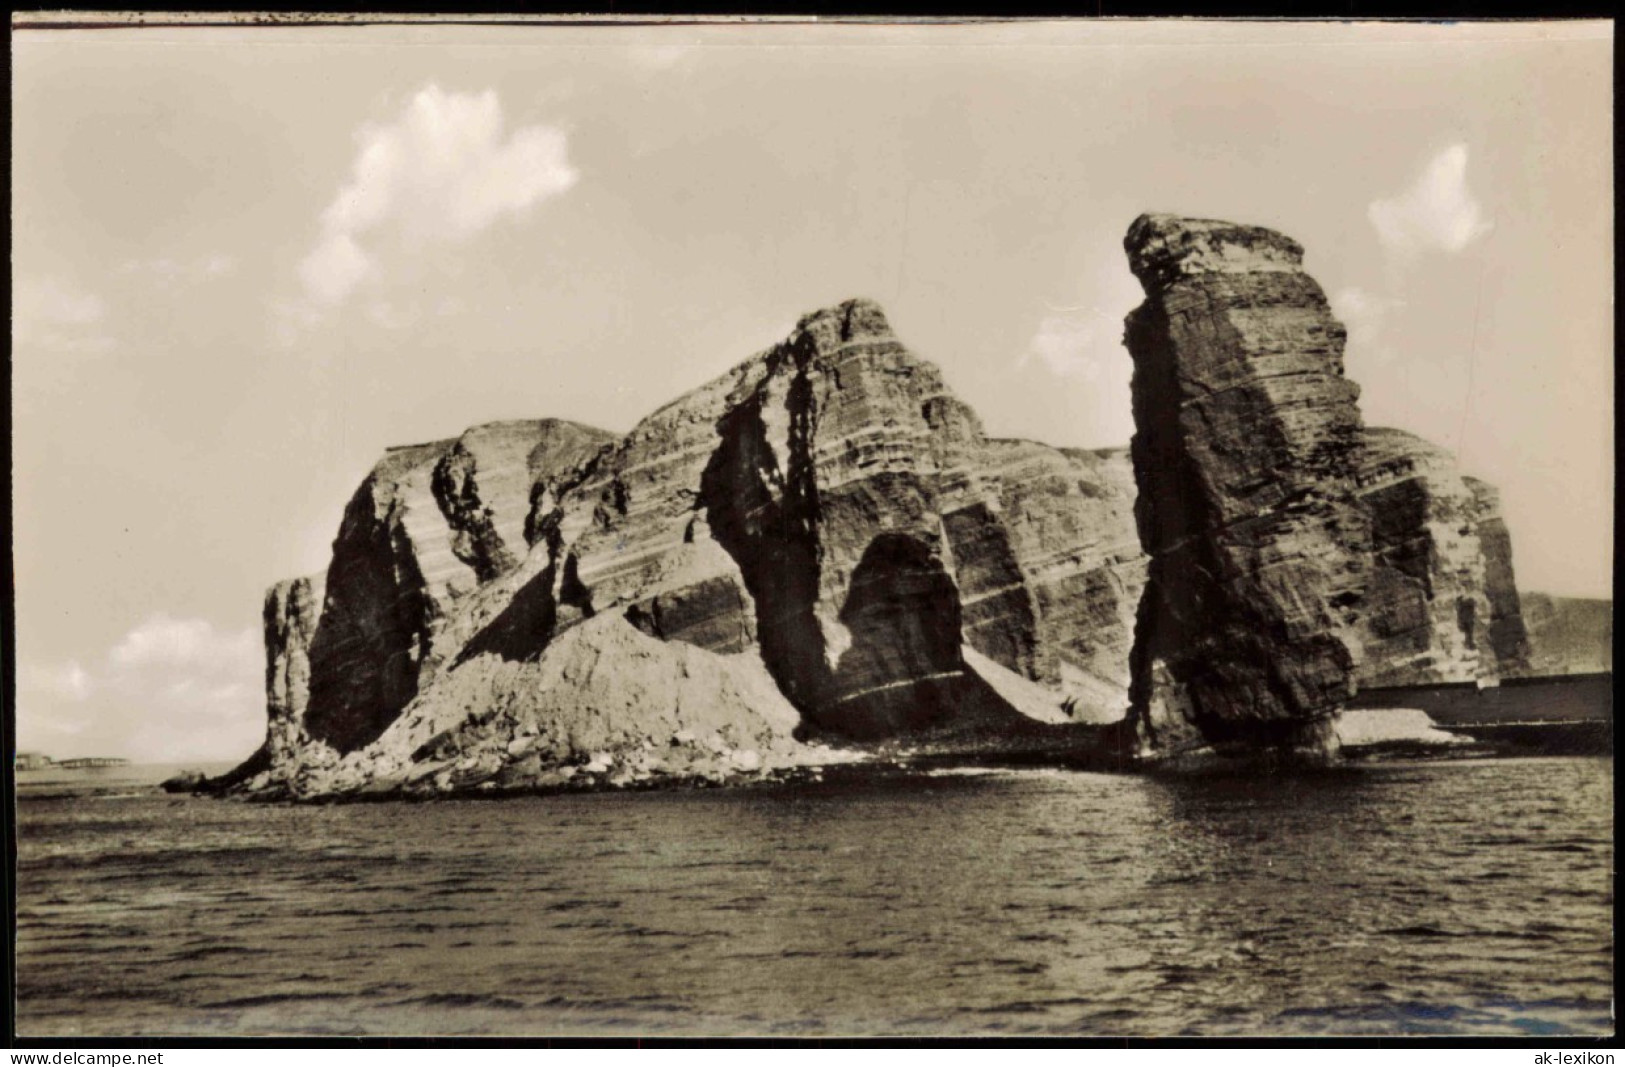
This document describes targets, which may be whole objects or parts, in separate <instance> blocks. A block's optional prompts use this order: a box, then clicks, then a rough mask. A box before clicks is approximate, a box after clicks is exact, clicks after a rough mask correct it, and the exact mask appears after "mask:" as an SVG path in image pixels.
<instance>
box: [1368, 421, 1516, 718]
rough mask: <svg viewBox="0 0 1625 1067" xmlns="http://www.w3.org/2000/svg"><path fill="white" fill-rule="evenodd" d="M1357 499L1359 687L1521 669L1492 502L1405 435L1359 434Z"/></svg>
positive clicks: (1509, 579) (1511, 588) (1506, 557)
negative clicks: (1364, 567)
mask: <svg viewBox="0 0 1625 1067" xmlns="http://www.w3.org/2000/svg"><path fill="white" fill-rule="evenodd" d="M1363 445H1364V447H1363V449H1362V453H1361V458H1360V464H1359V475H1358V484H1359V488H1358V490H1357V498H1358V499H1359V501H1360V502H1361V504H1362V505H1363V507H1364V509H1365V511H1366V513H1367V515H1369V516H1370V519H1371V529H1372V548H1373V567H1372V572H1371V577H1370V582H1369V585H1368V586H1367V589H1366V598H1365V606H1364V626H1363V628H1362V631H1363V637H1364V643H1365V661H1364V663H1363V665H1362V666H1361V669H1360V673H1359V681H1360V685H1361V686H1362V687H1365V688H1370V687H1377V686H1395V685H1426V684H1431V683H1435V682H1470V681H1479V682H1493V681H1496V680H1498V679H1499V678H1500V677H1502V676H1503V675H1512V674H1517V673H1521V672H1522V671H1524V670H1525V669H1527V666H1528V639H1527V636H1526V635H1525V633H1524V624H1523V619H1522V616H1521V614H1520V611H1519V605H1518V591H1517V588H1516V586H1515V584H1514V580H1513V575H1512V547H1511V539H1510V537H1509V536H1508V534H1507V531H1506V524H1505V523H1504V522H1503V521H1502V519H1501V516H1500V502H1499V499H1498V496H1497V494H1496V493H1495V491H1494V490H1493V489H1491V488H1490V487H1489V486H1488V485H1486V484H1484V483H1483V482H1481V481H1478V480H1477V479H1473V478H1467V477H1464V476H1463V475H1462V474H1461V473H1460V471H1459V470H1458V469H1457V467H1456V463H1455V460H1454V458H1453V457H1451V456H1450V454H1449V453H1447V452H1445V451H1444V450H1443V449H1441V448H1439V447H1438V446H1436V445H1433V444H1431V443H1429V442H1427V441H1425V440H1423V439H1422V438H1420V437H1417V436H1415V435H1414V434H1408V433H1404V432H1402V431H1399V430H1387V429H1371V430H1368V431H1366V434H1365V438H1364V442H1363Z"/></svg>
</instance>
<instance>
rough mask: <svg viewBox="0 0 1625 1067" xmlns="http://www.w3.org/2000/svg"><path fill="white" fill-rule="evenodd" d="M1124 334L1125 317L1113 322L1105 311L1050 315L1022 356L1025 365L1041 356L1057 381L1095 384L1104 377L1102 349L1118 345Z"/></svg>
mask: <svg viewBox="0 0 1625 1067" xmlns="http://www.w3.org/2000/svg"><path fill="white" fill-rule="evenodd" d="M1121 334H1122V319H1121V317H1119V318H1117V319H1115V320H1113V319H1111V318H1110V317H1109V316H1107V315H1106V314H1104V313H1103V312H1093V313H1090V314H1088V315H1083V316H1078V315H1070V314H1064V315H1047V316H1045V317H1044V319H1043V321H1041V322H1040V323H1039V324H1038V332H1037V333H1035V334H1033V339H1032V340H1031V341H1030V342H1028V345H1027V351H1026V352H1024V353H1022V357H1021V365H1025V364H1026V363H1027V362H1028V361H1029V360H1030V359H1031V358H1032V357H1033V356H1037V357H1038V358H1039V359H1040V360H1041V361H1042V362H1043V364H1044V366H1046V367H1048V368H1049V371H1050V373H1051V374H1053V375H1055V376H1056V377H1057V378H1070V379H1076V380H1079V381H1086V382H1092V381H1095V380H1096V379H1098V378H1099V377H1100V372H1101V366H1102V356H1103V353H1102V352H1101V351H1100V350H1101V349H1102V348H1105V347H1106V346H1116V345H1118V343H1119V337H1120V336H1121Z"/></svg>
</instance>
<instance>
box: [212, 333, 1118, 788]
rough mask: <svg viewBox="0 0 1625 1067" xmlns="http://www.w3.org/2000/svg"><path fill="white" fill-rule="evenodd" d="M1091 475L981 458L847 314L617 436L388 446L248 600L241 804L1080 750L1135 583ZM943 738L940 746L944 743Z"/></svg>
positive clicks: (923, 372) (532, 426)
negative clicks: (304, 568) (253, 696)
mask: <svg viewBox="0 0 1625 1067" xmlns="http://www.w3.org/2000/svg"><path fill="white" fill-rule="evenodd" d="M1132 507H1133V488H1132V483H1131V472H1130V468H1129V465H1128V463H1127V462H1126V460H1125V459H1124V457H1122V456H1121V455H1120V454H1111V453H1105V454H1097V453H1092V452H1083V451H1061V450H1057V449H1053V448H1049V447H1047V446H1044V445H1039V444H1035V443H1032V442H1026V441H1009V440H997V439H989V438H987V437H986V436H985V435H984V434H983V432H982V430H981V426H980V424H979V422H978V420H977V418H976V416H975V414H974V412H972V411H971V410H970V409H969V408H968V407H966V406H965V405H964V404H963V403H961V402H960V401H959V400H958V399H956V398H955V397H954V396H953V395H952V394H951V393H950V392H949V391H948V389H947V388H946V386H945V385H944V383H943V381H942V379H941V375H940V374H939V372H938V371H937V369H936V368H935V367H934V366H932V365H931V364H930V363H927V362H925V361H922V360H920V359H918V358H917V357H915V356H914V355H912V354H911V353H909V352H908V351H907V349H906V348H904V346H903V345H902V343H901V342H900V341H899V340H898V339H897V338H896V337H895V336H894V335H893V333H892V331H891V328H890V326H889V325H888V324H887V322H886V319H885V317H884V315H883V314H882V313H881V311H880V309H879V308H878V307H877V306H875V305H874V304H872V303H869V302H867V301H849V302H847V303H845V304H842V305H840V306H838V307H835V308H829V309H826V310H824V311H820V312H816V313H814V314H812V315H808V316H807V317H805V318H804V319H803V320H802V321H801V322H800V323H799V324H798V325H797V327H796V329H795V331H794V332H793V333H792V335H791V336H790V337H789V338H788V339H787V340H786V341H785V342H783V343H782V344H779V345H777V346H775V347H773V348H772V349H769V350H768V351H766V352H764V353H761V354H760V355H758V356H755V357H753V358H751V359H749V360H747V361H745V362H744V363H742V364H740V365H739V366H738V367H736V368H735V369H734V370H733V371H731V372H729V373H728V374H726V375H724V376H722V377H720V378H718V379H717V380H715V381H713V382H711V383H709V384H707V385H705V386H702V387H700V388H699V389H697V390H694V391H693V392H691V393H689V394H687V395H685V396H684V397H682V398H680V399H679V400H677V401H676V402H674V403H672V404H669V405H667V406H666V407H664V408H662V409H660V410H659V411H656V412H655V413H653V414H652V415H650V416H649V417H647V418H645V419H644V420H643V421H642V422H640V423H639V424H638V425H637V426H636V427H634V429H633V430H632V431H631V432H630V433H629V434H627V435H625V436H624V437H622V438H619V439H615V438H613V437H611V436H610V435H608V434H605V433H602V432H600V431H595V430H590V429H588V428H585V427H580V426H574V425H572V424H568V423H560V422H555V421H542V422H531V423H505V424H501V425H498V426H488V427H478V428H476V429H473V430H470V431H469V432H468V433H466V434H464V435H463V436H462V437H461V438H458V439H457V440H455V441H443V442H436V443H432V444H427V445H419V446H411V447H407V448H399V449H392V450H390V452H389V453H388V454H387V455H386V456H385V457H384V459H383V460H382V461H381V462H380V463H379V464H378V466H377V467H376V468H375V469H374V470H373V471H372V473H371V474H370V475H369V476H368V477H367V479H366V480H365V481H364V482H363V484H362V486H361V487H360V489H359V490H358V491H357V493H356V495H355V497H354V498H353V499H352V500H351V502H350V505H349V507H348V508H347V509H346V512H345V516H344V520H343V522H342V524H341V527H340V531H339V535H338V537H337V539H336V540H335V542H334V554H333V560H332V563H331V565H330V566H329V569H328V572H327V575H326V577H325V596H324V595H323V591H322V583H321V582H320V581H310V580H304V581H303V582H302V583H301V582H295V583H285V584H284V585H283V586H278V587H277V588H276V589H274V590H273V591H272V593H271V594H270V596H269V598H268V601H267V631H266V633H267V649H268V657H269V666H268V678H267V697H268V705H269V709H270V712H271V718H272V724H271V727H270V740H268V742H267V746H266V748H265V749H264V750H262V753H261V754H259V755H257V756H256V761H257V762H254V761H251V762H252V764H253V765H252V766H250V765H245V766H244V767H243V768H241V769H240V770H239V772H237V774H236V775H235V777H234V781H235V782H236V788H238V789H240V790H241V791H245V792H251V793H272V794H287V795H294V796H320V795H333V794H344V793H351V792H375V791H379V790H385V791H389V790H400V791H405V792H413V791H430V792H439V791H447V790H461V789H471V788H479V787H482V785H483V786H484V787H497V788H502V787H514V788H519V787H524V786H527V785H531V786H536V785H551V784H557V783H559V782H561V781H565V780H571V781H593V782H596V781H607V782H612V783H613V782H624V781H634V780H659V779H661V778H662V777H664V776H678V777H684V776H687V777H711V776H715V775H718V774H726V773H732V772H736V771H748V770H761V769H771V768H773V767H777V766H784V765H788V764H792V763H807V762H820V761H827V760H829V759H831V758H835V757H833V756H832V755H831V753H830V751H829V750H828V748H827V746H824V747H818V746H817V745H816V743H817V742H819V741H823V742H827V743H828V744H835V745H849V744H851V743H854V742H885V741H888V740H895V739H907V740H909V741H911V742H918V741H922V740H924V741H930V740H932V739H936V740H937V741H941V742H943V743H965V744H970V743H975V744H979V745H985V744H1000V743H1004V742H1013V743H1018V744H1020V743H1043V744H1046V745H1060V746H1063V747H1064V746H1067V745H1081V744H1096V743H1098V740H1099V736H1098V735H1099V731H1093V732H1091V731H1090V730H1089V729H1088V724H1091V723H1093V724H1099V723H1105V722H1111V721H1115V720H1118V719H1120V718H1121V717H1122V712H1123V708H1124V697H1123V694H1124V693H1125V691H1126V684H1127V671H1126V666H1127V656H1126V650H1127V647H1128V644H1129V635H1130V632H1131V625H1132V619H1133V611H1134V607H1135V604H1136V603H1137V602H1138V594H1139V586H1140V584H1141V583H1142V581H1143V572H1144V561H1143V559H1142V558H1141V557H1140V555H1139V552H1138V549H1137V546H1136V544H1135V542H1134V536H1133V525H1132ZM956 739H957V740H956Z"/></svg>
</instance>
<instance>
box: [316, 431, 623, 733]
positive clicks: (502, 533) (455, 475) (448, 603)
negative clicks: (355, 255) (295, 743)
mask: <svg viewBox="0 0 1625 1067" xmlns="http://www.w3.org/2000/svg"><path fill="white" fill-rule="evenodd" d="M608 440H609V435H608V434H605V433H603V432H602V431H597V430H591V429H588V428H587V427H583V426H576V425H574V424H571V423H561V422H558V421H557V420H541V421H533V422H513V423H499V424H494V425H491V426H483V427H479V428H477V429H474V430H470V431H469V432H468V433H466V434H464V435H463V436H462V437H460V438H458V439H456V440H452V441H439V442H434V443H432V444H425V445H412V446H407V447H403V448H393V449H390V450H389V452H388V453H387V454H386V455H385V456H384V458H383V459H382V460H380V461H379V463H378V465H377V466H376V467H374V468H373V470H372V472H371V473H370V474H369V475H368V476H367V478H366V480H365V481H363V482H362V484H361V487H360V488H359V489H358V490H357V491H356V494H355V496H354V497H352V498H351V500H350V503H349V505H348V507H346V508H345V512H344V519H343V522H342V523H341V525H340V527H339V533H338V537H337V538H336V539H335V540H334V542H333V561H332V563H331V564H330V565H329V567H328V571H327V579H326V600H325V603H324V605H323V609H322V619H321V623H320V625H319V626H318V627H317V628H316V632H315V636H314V638H313V640H312V642H311V645H310V651H309V657H310V693H309V706H308V708H307V709H306V712H305V719H304V724H305V728H306V729H307V730H308V732H309V734H310V736H311V737H312V738H314V739H316V740H318V741H321V742H324V743H325V744H327V745H329V746H331V747H333V748H334V749H336V750H338V751H340V752H347V751H350V750H352V749H355V748H358V747H360V746H362V745H365V744H366V743H368V742H369V741H372V740H373V739H375V738H376V737H377V736H378V735H379V734H380V733H382V732H383V730H384V729H385V727H387V726H388V725H389V724H390V723H391V722H392V721H394V718H395V716H397V715H398V714H399V713H400V711H401V709H402V708H404V707H405V706H406V705H407V704H408V703H409V702H410V701H411V700H412V698H413V697H414V696H416V695H417V693H418V692H419V690H420V689H422V688H423V687H424V685H425V684H426V683H427V682H428V681H429V680H430V679H432V678H433V676H434V675H435V673H436V672H437V671H438V670H439V669H440V667H441V666H442V664H443V663H444V661H445V658H446V654H447V649H446V648H445V644H446V643H445V642H444V641H442V640H441V637H442V630H443V627H444V623H445V620H446V619H447V618H448V617H450V616H452V615H454V614H456V611H457V604H458V601H460V600H462V599H463V598H465V597H467V596H468V594H470V593H471V592H473V591H474V589H475V588H476V587H478V586H479V585H480V584H482V583H484V582H489V581H491V580H493V579H495V578H498V577H500V576H502V575H504V574H506V573H508V572H510V571H512V570H513V569H514V568H515V567H516V566H517V561H518V558H519V556H520V555H521V554H522V552H523V550H524V541H523V537H522V530H523V524H524V515H525V513H526V509H527V506H528V503H529V491H530V486H531V484H533V482H534V481H535V480H536V479H537V478H546V477H549V476H552V475H555V474H556V473H557V472H558V470H559V469H560V468H562V467H566V466H570V465H573V464H574V463H575V462H577V461H579V460H580V459H581V458H583V457H584V456H585V455H588V454H591V453H592V452H594V451H596V450H597V448H598V447H601V446H602V445H603V444H605V443H607V441H608Z"/></svg>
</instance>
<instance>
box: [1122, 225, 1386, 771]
mask: <svg viewBox="0 0 1625 1067" xmlns="http://www.w3.org/2000/svg"><path fill="white" fill-rule="evenodd" d="M1124 247H1125V248H1126V249H1127V251H1128V255H1129V265H1130V268H1131V269H1132V270H1133V271H1134V274H1135V276H1136V277H1137V278H1139V280H1140V283H1141V285H1142V287H1143V288H1144V289H1145V293H1146V300H1145V303H1144V304H1142V305H1141V306H1140V307H1139V308H1138V309H1136V310H1135V311H1134V312H1133V313H1131V314H1130V316H1129V318H1128V323H1127V333H1126V337H1125V340H1126V343H1127V345H1128V349H1129V353H1130V354H1131V355H1132V356H1133V358H1134V365H1135V369H1134V379H1133V400H1134V420H1135V426H1136V433H1135V437H1134V442H1133V445H1132V451H1133V457H1134V469H1135V474H1136V478H1137V480H1138V484H1139V490H1140V494H1139V500H1138V504H1137V517H1138V520H1139V531H1140V540H1141V543H1142V544H1143V545H1144V547H1145V550H1146V553H1147V554H1148V555H1149V556H1150V569H1149V577H1148V581H1147V586H1146V591H1145V594H1144V597H1143V599H1142V601H1141V606H1140V614H1139V622H1138V626H1137V629H1136V638H1135V647H1134V653H1133V662H1132V667H1133V691H1132V701H1133V711H1132V715H1133V717H1134V720H1135V724H1136V727H1137V729H1138V730H1139V731H1140V733H1141V736H1142V740H1143V742H1144V744H1145V745H1146V746H1147V747H1148V748H1155V749H1162V750H1168V749H1173V748H1177V747H1179V746H1180V745H1182V744H1187V743H1191V742H1193V741H1196V740H1206V741H1209V742H1227V741H1238V742H1245V743H1247V744H1249V745H1267V746H1287V747H1296V746H1299V745H1304V744H1308V745H1311V746H1317V745H1319V744H1320V743H1321V742H1322V741H1323V740H1324V739H1325V738H1326V736H1327V735H1328V733H1329V724H1330V721H1331V719H1332V717H1333V716H1335V714H1336V712H1337V711H1338V710H1339V709H1340V707H1341V706H1342V704H1343V702H1344V701H1345V700H1347V698H1348V697H1349V696H1350V695H1352V693H1353V692H1354V686H1355V681H1356V674H1357V671H1358V669H1359V664H1360V661H1361V660H1360V634H1359V614H1358V609H1359V606H1360V602H1361V597H1362V593H1363V591H1364V589H1365V586H1366V584H1367V581H1368V578H1369V572H1370V560H1371V525H1370V520H1369V518H1368V516H1367V515H1366V514H1365V513H1364V511H1362V510H1361V509H1360V508H1359V507H1358V506H1357V504H1356V503H1355V501H1354V499H1353V494H1354V488H1355V472H1356V468H1357V465H1358V460H1359V449H1360V445H1361V431H1362V426H1361V420H1360V412H1359V408H1358V406H1357V405H1356V398H1357V397H1358V395H1359V390H1358V388H1357V387H1356V386H1355V385H1354V384H1353V383H1352V382H1350V381H1348V380H1347V379H1346V378H1344V377H1343V341H1344V336H1345V334H1344V330H1343V327H1342V326H1341V325H1339V324H1338V323H1337V322H1336V321H1335V320H1334V319H1333V318H1332V316H1331V313H1330V311H1329V309H1328V306H1327V302H1326V297H1325V294H1324V293H1323V292H1322V291H1321V289H1320V286H1319V285H1317V284H1316V283H1315V281H1314V279H1313V278H1311V277H1309V275H1307V274H1305V273H1304V272H1303V269H1302V259H1303V250H1302V249H1301V248H1300V247H1299V246H1298V245H1297V244H1296V243H1295V242H1293V241H1291V240H1290V239H1288V238H1286V237H1283V236H1281V235H1280V234H1277V233H1273V232H1271V231H1269V230H1264V229H1259V228H1255V227H1246V226H1236V225H1233V224H1230V223H1223V222H1215V221H1209V220H1196V219H1183V218H1177V217H1173V216H1166V215H1150V216H1141V217H1140V218H1139V219H1138V220H1136V221H1135V223H1134V225H1133V226H1132V227H1131V228H1130V230H1129V232H1128V236H1127V237H1126V239H1125V241H1124ZM1193 728H1194V729H1193Z"/></svg>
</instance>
